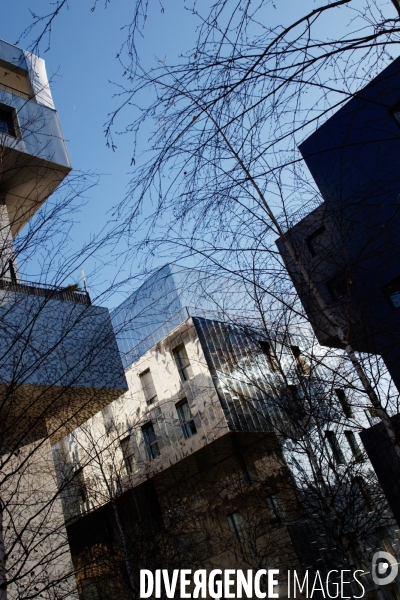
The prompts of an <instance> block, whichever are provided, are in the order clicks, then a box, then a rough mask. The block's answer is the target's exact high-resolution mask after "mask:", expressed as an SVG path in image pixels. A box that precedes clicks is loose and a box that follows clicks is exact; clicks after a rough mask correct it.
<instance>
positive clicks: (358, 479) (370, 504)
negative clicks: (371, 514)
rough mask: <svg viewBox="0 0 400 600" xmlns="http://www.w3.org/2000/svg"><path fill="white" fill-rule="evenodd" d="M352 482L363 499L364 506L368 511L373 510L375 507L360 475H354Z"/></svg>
mask: <svg viewBox="0 0 400 600" xmlns="http://www.w3.org/2000/svg"><path fill="white" fill-rule="evenodd" d="M353 483H354V485H355V487H356V490H357V492H358V493H359V494H360V496H361V498H362V499H363V501H364V503H365V506H366V507H367V508H368V510H369V511H373V510H374V509H375V507H374V503H373V501H372V498H371V494H370V491H369V489H368V487H367V485H366V483H365V481H364V479H363V478H362V477H354V479H353Z"/></svg>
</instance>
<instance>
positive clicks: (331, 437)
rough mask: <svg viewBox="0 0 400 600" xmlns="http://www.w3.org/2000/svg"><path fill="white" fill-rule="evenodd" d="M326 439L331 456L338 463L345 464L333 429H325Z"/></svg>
mask: <svg viewBox="0 0 400 600" xmlns="http://www.w3.org/2000/svg"><path fill="white" fill-rule="evenodd" d="M326 439H327V440H328V444H329V446H330V448H331V450H332V454H333V458H334V459H335V461H336V462H337V463H338V465H344V464H346V461H345V459H344V454H343V452H342V449H341V447H340V445H339V441H338V439H337V437H336V434H335V433H334V432H333V431H327V432H326Z"/></svg>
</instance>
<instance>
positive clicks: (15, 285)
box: [0, 279, 91, 304]
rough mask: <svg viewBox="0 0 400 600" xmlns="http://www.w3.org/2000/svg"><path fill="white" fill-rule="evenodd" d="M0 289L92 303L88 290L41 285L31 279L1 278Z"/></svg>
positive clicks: (78, 302)
mask: <svg viewBox="0 0 400 600" xmlns="http://www.w3.org/2000/svg"><path fill="white" fill-rule="evenodd" d="M0 290H4V291H7V292H15V293H16V294H29V295H30V296H40V297H42V298H51V299H52V300H61V301H63V302H75V304H91V301H90V296H89V294H88V293H87V292H75V291H71V290H68V289H65V288H62V287H56V286H52V285H48V284H46V283H41V284H40V286H39V285H37V284H35V283H32V282H31V281H21V280H20V281H11V280H10V279H0Z"/></svg>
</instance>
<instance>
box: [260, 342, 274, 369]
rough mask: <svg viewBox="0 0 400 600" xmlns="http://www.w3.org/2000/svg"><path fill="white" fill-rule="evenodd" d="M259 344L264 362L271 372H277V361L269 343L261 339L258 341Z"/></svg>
mask: <svg viewBox="0 0 400 600" xmlns="http://www.w3.org/2000/svg"><path fill="white" fill-rule="evenodd" d="M259 344H260V347H261V350H262V353H263V355H264V358H265V362H266V363H267V365H268V368H269V370H270V371H272V372H273V373H276V372H278V371H279V363H278V361H277V359H276V356H275V352H274V351H273V349H272V347H271V344H270V343H269V342H263V341H260V342H259Z"/></svg>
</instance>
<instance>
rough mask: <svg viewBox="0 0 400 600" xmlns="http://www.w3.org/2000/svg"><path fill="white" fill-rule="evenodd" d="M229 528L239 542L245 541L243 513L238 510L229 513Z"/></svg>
mask: <svg viewBox="0 0 400 600" xmlns="http://www.w3.org/2000/svg"><path fill="white" fill-rule="evenodd" d="M227 519H228V525H229V529H230V530H231V532H232V533H233V535H234V536H235V538H236V539H237V540H238V542H243V541H244V539H245V535H244V531H243V519H242V515H241V514H240V513H238V512H234V513H231V514H230V515H227Z"/></svg>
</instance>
